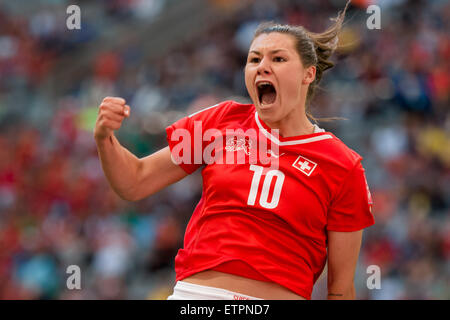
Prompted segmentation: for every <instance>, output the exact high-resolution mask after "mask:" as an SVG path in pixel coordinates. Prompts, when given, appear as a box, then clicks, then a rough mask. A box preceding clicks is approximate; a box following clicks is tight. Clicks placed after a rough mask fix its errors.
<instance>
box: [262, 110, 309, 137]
mask: <svg viewBox="0 0 450 320" xmlns="http://www.w3.org/2000/svg"><path fill="white" fill-rule="evenodd" d="M266 124H267V125H268V126H269V127H270V128H272V129H278V130H279V132H280V135H281V136H282V137H284V138H289V137H294V136H301V135H306V134H312V133H314V125H313V124H312V123H311V121H310V120H309V119H308V117H307V116H306V114H305V112H300V111H297V110H294V111H293V112H291V113H290V114H288V115H287V116H285V117H284V118H283V119H281V120H280V121H277V122H266Z"/></svg>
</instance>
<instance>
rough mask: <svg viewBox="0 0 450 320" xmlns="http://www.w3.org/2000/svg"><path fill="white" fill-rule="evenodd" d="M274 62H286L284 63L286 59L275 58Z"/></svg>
mask: <svg viewBox="0 0 450 320" xmlns="http://www.w3.org/2000/svg"><path fill="white" fill-rule="evenodd" d="M273 61H275V62H284V61H286V59H285V58H283V57H275V58H273Z"/></svg>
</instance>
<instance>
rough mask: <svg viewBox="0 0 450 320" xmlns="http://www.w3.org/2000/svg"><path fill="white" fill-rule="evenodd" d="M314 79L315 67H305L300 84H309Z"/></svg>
mask: <svg viewBox="0 0 450 320" xmlns="http://www.w3.org/2000/svg"><path fill="white" fill-rule="evenodd" d="M314 79H316V67H315V66H310V67H308V68H306V69H305V74H304V75H303V80H302V84H310V83H311V82H313V81H314Z"/></svg>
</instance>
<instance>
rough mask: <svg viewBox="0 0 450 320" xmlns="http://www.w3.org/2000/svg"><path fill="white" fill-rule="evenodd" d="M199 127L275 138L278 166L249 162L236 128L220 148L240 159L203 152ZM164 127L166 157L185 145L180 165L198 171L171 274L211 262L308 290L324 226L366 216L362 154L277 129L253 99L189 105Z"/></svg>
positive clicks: (321, 261)
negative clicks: (198, 186)
mask: <svg viewBox="0 0 450 320" xmlns="http://www.w3.org/2000/svg"><path fill="white" fill-rule="evenodd" d="M177 129H180V130H181V131H182V132H185V133H190V135H186V136H184V135H180V134H179V133H180V130H177ZM208 129H214V130H215V131H214V132H215V134H216V136H215V137H216V138H217V137H219V136H220V135H222V136H223V137H225V136H226V137H228V136H227V135H226V131H227V130H229V129H242V130H243V131H244V132H245V131H246V130H249V129H251V130H254V131H256V132H258V137H257V139H258V140H264V139H267V143H268V144H270V145H271V146H276V147H277V149H278V150H277V152H275V153H274V154H273V156H274V157H275V158H276V159H277V161H278V166H277V167H276V168H274V167H270V166H269V165H267V164H262V163H259V162H256V163H255V162H254V161H253V162H252V163H251V162H250V160H249V157H248V155H249V154H250V153H251V152H254V151H255V144H252V143H250V142H248V141H247V140H246V139H245V138H244V139H242V137H238V138H234V139H231V140H230V139H228V140H227V141H226V142H224V143H223V146H221V145H219V148H222V153H223V155H229V154H239V153H240V154H243V155H244V161H241V162H239V163H228V162H226V163H218V162H219V161H216V162H213V163H211V162H210V161H208V159H206V160H205V159H202V157H201V156H200V157H199V154H201V151H206V149H207V148H209V145H208V141H212V139H211V140H210V139H209V138H207V139H205V140H206V141H201V138H199V137H198V136H197V137H195V134H196V133H197V134H198V133H199V132H200V131H202V132H203V133H205V131H208ZM317 129H318V127H317ZM166 131H167V137H168V142H169V147H170V149H171V151H172V157H173V159H174V160H176V159H177V155H181V154H183V153H184V156H186V157H185V158H184V161H183V162H181V163H179V165H180V166H181V168H183V169H184V170H185V171H186V172H187V173H192V172H194V171H195V170H196V169H198V168H200V167H202V177H203V190H202V197H201V199H200V202H199V203H198V205H197V207H196V208H195V210H194V213H193V215H192V217H191V219H190V221H189V223H188V226H187V229H186V233H185V237H184V247H183V248H182V249H180V250H179V251H178V254H177V256H176V258H175V271H176V280H177V281H179V280H183V279H184V278H186V277H188V276H190V275H192V274H195V273H197V272H200V271H203V270H207V269H213V270H219V271H222V272H228V273H233V274H236V275H241V276H244V277H250V278H253V279H258V280H263V281H271V282H275V283H278V284H280V285H282V286H284V287H286V288H288V289H290V290H291V291H293V292H294V293H296V294H298V295H301V296H303V297H304V298H306V299H310V298H311V292H312V289H313V285H314V283H315V281H316V280H317V279H318V277H319V276H320V274H321V273H322V271H323V268H324V266H325V263H326V259H327V230H334V231H343V232H346V231H347V232H348V231H356V230H360V229H363V228H366V227H368V226H371V225H372V224H374V218H373V216H372V213H371V205H372V203H371V197H370V192H369V189H368V186H367V182H366V179H365V175H364V169H363V167H362V165H361V160H362V157H361V156H359V155H358V154H357V153H356V152H354V151H353V150H351V149H350V148H348V147H347V146H345V144H344V143H343V142H342V141H340V140H339V139H338V138H336V137H335V136H334V135H333V134H332V133H330V132H325V131H324V130H316V131H319V132H316V133H313V134H308V135H301V136H296V137H288V138H284V137H282V136H276V135H273V134H272V133H271V129H270V128H269V127H268V126H267V125H266V124H265V123H264V122H263V121H262V120H261V119H260V118H259V116H258V114H257V112H256V109H255V107H254V105H253V104H240V103H237V102H234V101H226V102H223V103H220V104H218V105H216V106H213V107H210V108H206V109H204V110H202V111H200V112H197V113H194V114H192V115H190V116H188V117H185V118H183V119H181V120H179V121H177V122H175V123H174V124H173V125H171V126H169V127H167V128H166ZM174 133H177V134H174ZM180 136H183V140H185V139H186V141H189V139H190V142H191V143H192V147H191V149H190V150H186V149H184V150H183V151H182V152H181V153H180V152H179V151H180V149H179V148H178V147H179V146H177V145H178V144H179V143H180V141H181V139H180ZM186 141H185V142H186ZM199 141H200V144H199V143H197V144H195V143H194V142H199ZM258 142H261V141H258ZM269 153H272V151H271V149H269ZM186 159H188V160H189V161H187V160H186ZM194 160H196V161H194Z"/></svg>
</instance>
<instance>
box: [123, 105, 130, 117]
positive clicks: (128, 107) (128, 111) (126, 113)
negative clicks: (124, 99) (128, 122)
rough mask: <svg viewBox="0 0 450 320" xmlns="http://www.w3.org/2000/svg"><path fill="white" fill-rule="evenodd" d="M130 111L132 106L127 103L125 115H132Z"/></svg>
mask: <svg viewBox="0 0 450 320" xmlns="http://www.w3.org/2000/svg"><path fill="white" fill-rule="evenodd" d="M130 111H131V108H130V106H129V105H126V106H125V109H124V110H123V114H124V115H125V117H127V118H128V117H129V116H130Z"/></svg>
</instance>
